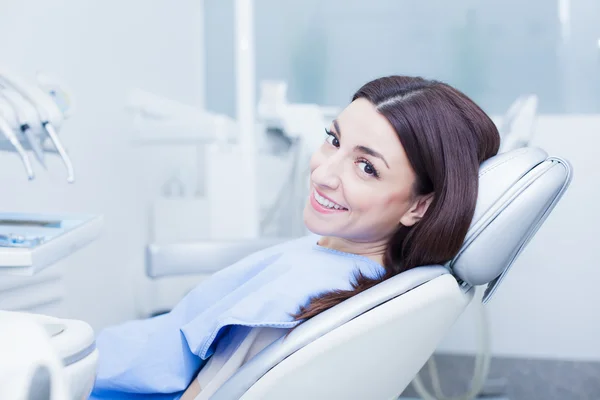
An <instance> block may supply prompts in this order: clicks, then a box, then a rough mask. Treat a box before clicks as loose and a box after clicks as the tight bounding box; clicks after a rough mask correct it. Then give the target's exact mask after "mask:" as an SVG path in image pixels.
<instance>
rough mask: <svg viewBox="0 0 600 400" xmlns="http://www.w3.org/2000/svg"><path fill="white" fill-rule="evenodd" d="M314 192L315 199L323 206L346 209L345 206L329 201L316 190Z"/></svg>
mask: <svg viewBox="0 0 600 400" xmlns="http://www.w3.org/2000/svg"><path fill="white" fill-rule="evenodd" d="M314 193H315V194H314V196H315V199H316V200H317V203H319V204H320V205H322V206H323V207H327V208H333V209H335V210H343V209H344V207H342V206H340V205H339V204H336V203H334V202H332V201H329V200H327V199H326V198H324V197H323V196H321V195H319V194H318V193H317V192H316V191H315V192H314Z"/></svg>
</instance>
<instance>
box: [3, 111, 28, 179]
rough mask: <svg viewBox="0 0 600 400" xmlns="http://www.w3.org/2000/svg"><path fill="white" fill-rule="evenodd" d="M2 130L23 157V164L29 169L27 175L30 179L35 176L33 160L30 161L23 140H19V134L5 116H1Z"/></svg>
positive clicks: (26, 169)
mask: <svg viewBox="0 0 600 400" xmlns="http://www.w3.org/2000/svg"><path fill="white" fill-rule="evenodd" d="M0 132H1V133H2V134H3V135H4V137H6V139H7V140H8V141H9V142H10V144H12V145H13V147H14V148H15V150H16V151H17V153H19V156H20V157H21V161H22V162H23V165H24V166H25V171H27V176H28V177H29V179H30V180H31V179H33V178H34V174H33V168H32V167H31V162H30V161H29V157H28V156H27V153H26V152H25V149H24V148H23V146H22V145H21V142H19V139H18V137H17V134H16V133H15V131H14V130H13V129H12V128H11V126H10V124H9V123H8V122H7V121H6V119H5V118H4V117H3V116H0Z"/></svg>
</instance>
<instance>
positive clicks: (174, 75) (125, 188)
mask: <svg viewBox="0 0 600 400" xmlns="http://www.w3.org/2000/svg"><path fill="white" fill-rule="evenodd" d="M201 21H202V2H201V1H197V0H179V1H177V6H176V7H175V6H173V2H170V1H166V0H165V1H152V2H148V1H144V0H128V1H117V0H106V1H80V0H55V1H43V0H4V1H2V2H0V68H1V66H6V67H7V68H9V69H10V70H12V71H16V72H18V73H20V74H22V75H24V76H25V77H27V78H29V79H31V80H32V81H33V79H34V77H35V72H36V71H44V72H47V73H50V74H54V75H55V76H57V77H58V78H60V79H61V80H63V81H64V83H65V84H66V86H67V88H68V89H69V90H70V91H71V92H72V94H73V96H74V99H75V109H74V113H73V116H72V117H71V118H70V119H68V120H67V121H66V122H65V124H64V126H63V128H62V130H61V132H60V136H61V137H62V140H63V143H64V144H65V146H66V148H67V150H68V151H69V154H70V156H71V158H72V161H73V164H74V167H75V173H76V183H75V184H73V185H69V184H67V182H66V174H65V170H64V167H63V165H62V163H61V161H60V159H59V158H58V157H54V156H48V157H47V158H48V160H47V161H48V170H47V171H43V170H42V168H41V167H37V165H36V172H37V177H36V179H35V180H33V181H30V182H29V181H27V178H26V176H25V173H24V171H23V170H22V166H21V164H20V161H19V159H18V157H16V156H15V155H14V154H12V153H4V152H3V153H0V186H1V187H2V194H1V195H0V210H3V211H4V210H6V211H23V212H49V213H53V212H56V213H83V214H102V215H104V217H105V227H104V232H103V234H102V236H101V238H99V239H98V240H97V241H96V242H94V243H92V244H90V245H89V246H88V247H86V248H84V249H82V250H80V251H78V252H77V253H75V254H73V255H72V256H70V257H69V258H67V259H65V260H63V261H61V262H59V263H58V264H57V265H56V266H55V267H51V268H49V269H48V273H54V272H52V271H61V273H62V275H63V276H62V279H61V284H60V286H59V287H57V288H55V289H53V290H55V291H56V292H57V293H55V294H54V295H55V296H56V295H58V297H59V298H60V297H62V301H60V302H58V303H56V304H51V305H47V307H44V306H43V305H40V307H39V308H36V309H34V311H39V312H50V313H52V314H55V315H58V316H61V317H70V318H77V319H83V320H85V321H88V322H89V323H90V324H91V325H92V326H93V327H94V328H95V329H99V328H101V327H104V326H106V325H110V324H113V323H117V322H120V321H124V320H127V319H131V318H134V317H135V316H136V303H135V301H136V300H135V298H136V294H135V293H136V290H137V289H136V286H135V282H137V281H139V280H140V279H141V276H142V269H143V256H144V245H145V244H146V242H147V238H146V235H147V233H146V232H147V226H146V225H147V209H148V206H149V203H148V199H149V198H151V195H152V193H151V192H152V191H153V190H155V187H156V186H157V185H158V184H159V183H160V182H161V180H162V179H164V177H161V176H160V174H159V173H158V172H157V171H160V169H161V168H163V169H164V170H168V169H169V168H170V163H171V162H172V161H173V160H174V159H179V160H181V159H185V158H186V157H188V156H190V154H189V153H188V152H186V151H184V150H178V149H176V148H175V149H161V151H158V150H157V151H153V150H149V152H150V153H148V152H147V151H146V150H143V151H142V150H139V149H136V148H134V147H132V146H131V138H132V132H131V130H132V128H131V127H132V117H131V115H129V114H128V113H127V112H126V111H125V106H126V99H127V95H128V91H129V90H131V89H134V88H143V89H146V90H149V91H151V92H154V93H156V94H159V95H162V96H166V97H169V98H172V99H174V100H178V101H181V102H184V103H187V104H190V105H197V106H201V105H202V104H203V93H204V89H203V70H204V60H203V37H202V32H203V30H202V23H201ZM192 156H193V155H192ZM4 295H6V296H8V295H9V294H1V293H0V305H1V304H2V300H3V296H4Z"/></svg>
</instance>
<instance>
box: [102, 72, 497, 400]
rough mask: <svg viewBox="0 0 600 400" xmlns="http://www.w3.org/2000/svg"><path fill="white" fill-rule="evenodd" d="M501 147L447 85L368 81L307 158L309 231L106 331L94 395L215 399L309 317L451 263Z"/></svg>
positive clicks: (477, 112) (480, 116)
mask: <svg viewBox="0 0 600 400" xmlns="http://www.w3.org/2000/svg"><path fill="white" fill-rule="evenodd" d="M499 141H500V138H499V135H498V131H497V130H496V127H495V125H494V124H493V123H492V121H491V120H490V119H489V118H488V117H487V115H486V114H485V113H484V112H483V111H482V110H481V109H480V108H479V107H477V106H476V105H475V104H474V103H473V102H472V101H471V100H469V99H468V98H467V97H466V96H464V95H463V94H462V93H460V92H458V91H456V90H455V89H453V88H451V87H450V86H448V85H445V84H443V83H439V82H436V81H427V80H424V79H421V78H410V77H403V76H392V77H387V78H381V79H377V80H375V81H373V82H370V83H368V84H366V85H365V86H363V87H362V88H361V89H360V90H359V91H358V92H357V93H356V95H355V96H354V98H353V99H352V102H351V103H350V104H349V105H348V107H346V109H344V110H343V112H342V113H341V114H340V115H339V116H338V118H337V119H336V120H335V121H334V122H333V123H332V126H331V127H330V128H329V129H328V130H327V131H326V132H325V140H324V141H323V144H322V146H321V147H320V148H319V149H318V151H316V152H315V154H314V155H313V157H312V159H311V163H310V170H311V176H310V178H311V179H310V181H311V192H310V196H309V198H308V201H307V204H306V206H305V209H304V220H305V223H306V226H307V227H308V228H309V230H311V231H312V232H313V233H314V234H313V235H308V236H306V237H302V238H298V239H296V240H292V241H289V242H286V243H282V244H279V245H277V246H274V247H271V248H267V249H264V250H261V251H259V252H256V253H254V254H251V255H249V256H247V257H245V258H243V259H241V260H239V261H238V262H236V263H235V264H233V265H231V266H229V267H227V268H225V269H223V270H221V271H219V272H218V273H215V274H214V275H212V276H211V277H210V278H209V279H206V280H205V281H203V282H202V283H201V284H200V285H199V286H198V287H196V288H195V289H193V290H192V291H190V292H189V293H188V295H187V296H186V297H185V298H184V299H183V300H182V301H180V302H179V304H177V306H176V307H175V308H173V310H171V312H169V313H168V314H165V315H161V316H158V317H156V318H152V319H148V320H139V321H130V322H128V323H125V324H122V325H120V326H116V327H111V328H108V329H105V330H104V331H103V332H101V333H100V335H99V336H98V339H97V341H96V343H97V347H98V349H99V351H100V354H101V358H100V362H99V366H98V374H97V376H96V381H95V387H94V392H93V393H92V397H91V398H92V399H98V400H99V399H111V400H114V399H137V398H147V395H149V394H158V393H161V394H164V395H165V396H163V397H160V398H161V399H169V400H172V399H186V400H187V399H194V400H202V399H208V398H210V397H211V395H212V393H215V391H216V390H218V389H219V387H220V386H221V385H222V383H223V382H225V381H226V380H227V379H229V377H230V376H232V374H234V373H235V372H236V371H237V369H239V368H240V367H241V366H242V365H244V364H245V363H246V362H247V361H248V360H249V359H251V358H252V357H253V356H254V355H255V354H258V353H259V352H260V351H262V349H263V348H265V346H268V345H270V344H271V343H273V341H275V340H276V339H277V338H280V337H282V336H283V335H285V334H286V333H287V332H289V330H290V329H293V328H295V327H296V326H298V325H299V324H300V323H302V322H303V321H305V320H306V319H309V318H311V317H313V316H314V315H317V314H319V313H320V312H322V311H324V310H326V309H328V308H330V307H333V306H335V305H336V304H338V303H340V302H342V301H344V300H345V299H348V298H350V297H352V296H354V295H355V294H357V293H359V292H361V291H363V290H365V289H368V288H369V287H371V286H374V285H375V284H377V283H379V282H381V281H382V280H384V279H387V278H390V277H392V276H394V275H396V274H398V273H400V272H402V271H405V270H407V269H410V268H413V267H416V266H419V265H430V264H441V263H444V262H446V261H448V260H450V259H451V258H452V257H454V256H455V255H456V253H457V252H458V250H459V248H460V246H461V244H462V242H463V240H464V238H465V235H466V232H467V229H468V227H469V224H470V222H471V219H472V217H473V213H474V209H475V202H476V198H477V189H478V187H477V185H478V171H479V165H480V163H481V162H482V161H484V160H485V159H487V158H489V157H491V156H493V155H494V154H496V152H497V151H498V146H499ZM157 377H159V379H157ZM137 395H140V397H138V396H137ZM181 395H183V397H180V396H181Z"/></svg>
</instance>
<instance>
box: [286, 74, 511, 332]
mask: <svg viewBox="0 0 600 400" xmlns="http://www.w3.org/2000/svg"><path fill="white" fill-rule="evenodd" d="M326 135H327V136H326V140H325V142H324V143H323V145H322V146H321V148H320V149H319V150H318V151H317V152H316V153H315V154H314V155H313V157H312V160H311V189H312V190H311V195H310V198H309V201H308V203H307V205H306V207H305V210H304V221H305V224H306V226H307V227H308V229H309V230H310V231H311V232H314V233H317V234H319V235H322V237H321V239H320V241H319V244H320V245H321V246H324V247H328V248H332V249H336V250H339V251H343V252H348V253H354V254H360V255H363V256H366V257H369V258H371V259H372V260H374V261H376V262H377V263H379V264H381V265H383V266H384V268H385V273H383V274H381V275H380V276H378V277H375V278H373V277H366V276H364V275H363V274H361V273H360V272H357V274H356V278H355V281H354V282H353V285H352V286H353V287H352V289H350V290H335V291H331V292H329V293H326V294H322V295H319V296H317V297H316V298H313V299H312V300H311V302H310V304H309V305H308V306H306V307H301V308H300V311H299V312H298V313H297V314H296V318H297V319H302V320H303V319H306V318H310V317H312V316H314V315H316V314H318V313H320V312H322V311H324V310H326V309H328V308H330V307H332V306H334V305H335V304H338V303H340V302H341V301H343V300H345V299H347V298H349V297H351V296H353V295H355V294H357V293H359V292H361V291H363V290H366V289H368V288H370V287H372V286H374V285H375V284H377V283H379V282H381V281H382V280H384V279H387V278H389V277H391V276H393V275H396V274H398V273H400V272H402V271H406V270H408V269H410V268H413V267H416V266H419V265H428V264H443V263H444V262H446V261H448V260H450V259H451V258H452V257H453V256H454V255H456V252H457V251H458V250H459V248H460V245H461V244H462V242H463V240H464V237H465V235H466V233H467V230H468V228H469V224H470V222H471V219H472V217H473V213H474V211H475V202H476V198H477V184H478V179H477V174H478V171H479V164H480V163H481V162H483V161H484V160H486V159H487V158H489V157H491V156H493V155H495V154H496V153H497V152H498V147H499V141H500V138H499V134H498V131H497V129H496V126H495V125H494V123H493V122H492V121H491V119H490V118H489V117H488V116H487V115H486V114H485V113H484V112H483V110H481V108H480V107H478V106H477V105H476V104H475V103H474V102H473V101H471V100H470V99H469V98H468V97H467V96H465V95H464V94H463V93H461V92H459V91H458V90H456V89H454V88H452V87H450V86H449V85H447V84H444V83H441V82H437V81H431V80H425V79H422V78H413V77H406V76H391V77H384V78H380V79H377V80H374V81H372V82H369V83H367V84H366V85H364V86H363V87H362V88H361V89H359V91H358V92H357V93H356V94H355V95H354V97H353V101H352V102H351V103H350V105H348V107H346V108H345V109H344V110H343V112H342V113H341V114H340V115H339V117H338V118H337V119H336V120H335V121H334V122H333V123H332V127H331V128H330V129H329V130H327V131H326Z"/></svg>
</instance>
